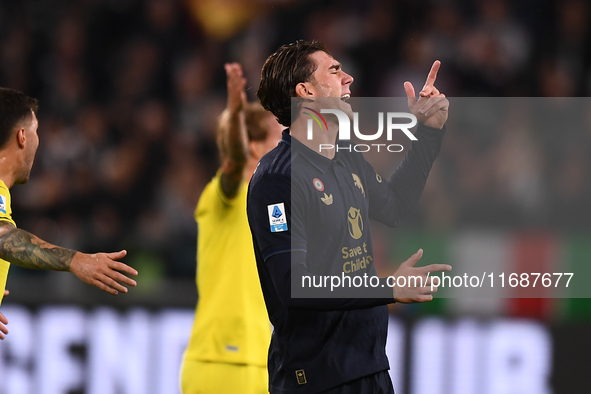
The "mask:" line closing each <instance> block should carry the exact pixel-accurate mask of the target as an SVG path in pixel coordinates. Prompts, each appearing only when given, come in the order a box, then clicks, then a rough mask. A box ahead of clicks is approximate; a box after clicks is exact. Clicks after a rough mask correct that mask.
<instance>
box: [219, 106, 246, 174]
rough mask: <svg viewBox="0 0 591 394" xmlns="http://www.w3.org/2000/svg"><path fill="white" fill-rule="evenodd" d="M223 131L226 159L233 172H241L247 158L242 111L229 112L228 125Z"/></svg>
mask: <svg viewBox="0 0 591 394" xmlns="http://www.w3.org/2000/svg"><path fill="white" fill-rule="evenodd" d="M224 129H225V133H226V135H225V138H224V140H225V141H226V147H227V152H226V157H225V159H226V160H227V161H229V162H230V163H231V164H232V167H233V169H234V171H236V172H240V173H241V172H242V170H243V169H244V167H245V166H246V160H247V158H248V132H247V131H246V123H245V119H244V111H238V112H235V113H232V112H230V114H229V117H228V125H227V127H225V128H224Z"/></svg>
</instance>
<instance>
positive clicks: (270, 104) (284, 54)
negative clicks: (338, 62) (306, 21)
mask: <svg viewBox="0 0 591 394" xmlns="http://www.w3.org/2000/svg"><path fill="white" fill-rule="evenodd" d="M318 51H323V52H326V54H327V55H329V56H331V55H330V52H328V49H326V46H325V45H324V44H323V43H322V42H320V41H317V40H312V41H304V40H299V41H296V42H294V43H292V44H287V45H283V46H282V47H281V48H279V49H278V50H277V51H275V53H274V54H272V55H271V56H269V58H268V59H267V60H266V61H265V64H264V65H263V70H262V71H261V83H260V85H259V90H258V91H257V97H258V98H259V100H261V104H262V105H263V107H264V108H265V109H266V110H268V111H271V112H272V113H273V115H275V117H276V118H277V120H278V121H279V123H281V124H282V125H284V126H287V127H289V126H291V98H292V97H296V92H295V88H296V86H297V84H298V83H300V82H308V81H310V79H311V78H312V75H313V74H314V71H316V68H317V65H316V64H315V63H314V61H313V60H312V59H310V55H311V54H313V53H315V52H318Z"/></svg>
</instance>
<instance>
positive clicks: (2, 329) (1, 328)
mask: <svg viewBox="0 0 591 394" xmlns="http://www.w3.org/2000/svg"><path fill="white" fill-rule="evenodd" d="M7 295H8V290H4V297H6V296H7ZM7 324H8V320H7V319H6V318H5V317H4V315H3V314H2V313H0V339H4V338H5V337H6V334H8V328H6V325H7Z"/></svg>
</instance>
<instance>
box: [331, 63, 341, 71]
mask: <svg viewBox="0 0 591 394" xmlns="http://www.w3.org/2000/svg"><path fill="white" fill-rule="evenodd" d="M340 69H341V63H336V64H333V65H332V66H330V67H329V68H328V71H331V70H334V71H339V70H340Z"/></svg>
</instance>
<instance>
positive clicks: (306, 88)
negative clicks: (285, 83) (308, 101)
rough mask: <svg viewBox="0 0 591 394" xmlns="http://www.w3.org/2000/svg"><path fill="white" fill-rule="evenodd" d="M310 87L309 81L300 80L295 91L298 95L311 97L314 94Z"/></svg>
mask: <svg viewBox="0 0 591 394" xmlns="http://www.w3.org/2000/svg"><path fill="white" fill-rule="evenodd" d="M310 89H311V86H310V84H309V83H308V82H300V83H298V84H297V85H296V87H295V92H296V95H297V96H298V97H310V96H313V95H314V94H313V93H312V91H311V90H310Z"/></svg>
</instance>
